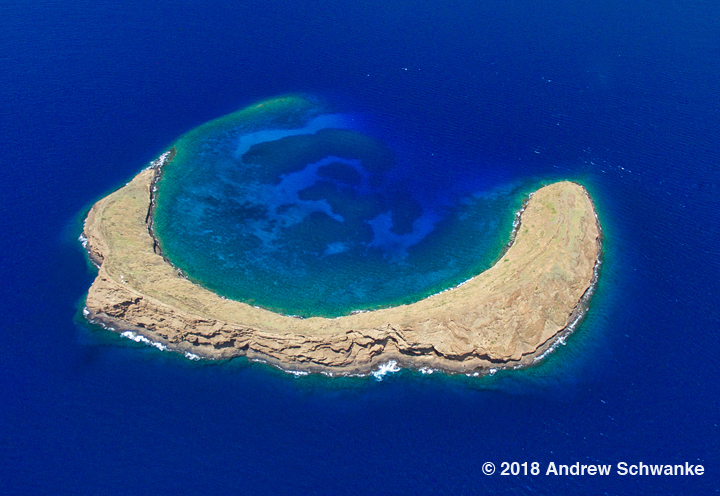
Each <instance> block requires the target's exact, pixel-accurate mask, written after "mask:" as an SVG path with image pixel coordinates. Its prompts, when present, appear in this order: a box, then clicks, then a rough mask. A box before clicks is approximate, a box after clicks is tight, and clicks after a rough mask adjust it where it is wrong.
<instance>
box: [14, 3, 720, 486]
mask: <svg viewBox="0 0 720 496" xmlns="http://www.w3.org/2000/svg"><path fill="white" fill-rule="evenodd" d="M0 14H2V15H0V48H1V50H0V150H1V151H0V160H1V164H2V175H1V176H0V191H1V196H0V197H1V198H2V199H3V201H2V203H1V205H2V215H0V223H1V228H2V232H3V233H4V236H2V240H0V249H1V251H2V253H3V258H2V263H0V291H1V292H2V295H1V298H0V316H1V317H0V318H1V319H2V320H0V323H1V324H2V327H1V329H2V332H3V338H4V345H5V346H4V350H3V353H2V360H0V373H2V395H1V397H2V401H0V453H1V455H0V456H1V458H0V491H1V492H2V493H3V494H88V495H90V494H93V495H95V494H127V493H131V492H134V493H140V494H178V493H180V492H185V493H188V494H217V493H219V492H221V491H225V492H231V493H239V494H245V493H250V492H253V493H260V494H277V495H283V494H373V493H382V494H674V495H675V494H676V495H684V494H714V493H716V492H718V490H720V477H719V476H718V474H719V471H720V456H718V453H719V452H720V427H718V424H719V423H720V405H719V401H718V400H719V399H720V387H719V381H718V380H717V377H718V372H719V367H718V365H717V358H716V357H717V355H718V351H720V339H719V338H718V330H720V311H718V301H719V300H720V299H719V296H720V294H719V293H720V291H719V288H720V286H719V284H718V276H719V275H720V248H718V246H720V222H719V220H720V219H719V218H718V217H719V216H718V206H719V203H720V202H718V199H717V198H718V194H720V170H719V167H720V85H719V84H718V77H717V67H718V66H719V64H720V36H718V33H720V5H718V4H717V3H715V2H710V1H694V2H689V1H683V0H679V1H678V0H676V1H669V0H662V1H660V2H657V1H656V2H648V1H639V2H632V3H627V2H619V1H616V0H609V1H605V2H575V3H568V2H560V1H554V0H552V1H543V2H540V1H537V0H524V1H514V0H511V1H503V2H499V1H491V2H467V1H453V2H442V3H440V2H390V3H388V2H374V1H370V2H344V1H337V2H301V1H297V0H289V1H285V2H277V1H268V2H263V3H260V4H244V5H238V4H234V3H227V2H215V3H212V4H208V3H207V2H188V3H184V4H177V3H170V2H164V1H162V0H161V1H156V2H139V1H130V2H124V3H122V4H121V3H109V2H102V1H101V2H79V1H68V2H64V3H58V2H46V1H43V2H40V1H34V2H15V3H12V4H11V3H8V2H4V3H3V4H2V5H1V6H0ZM296 92H302V93H308V94H313V95H318V96H319V97H322V98H326V99H328V100H329V101H333V102H337V104H338V106H340V107H342V108H347V109H355V110H356V111H358V112H362V113H363V115H366V116H369V117H368V118H369V119H370V122H368V123H367V125H368V126H370V127H371V128H372V129H373V130H376V132H378V133H380V134H381V135H382V136H383V138H384V139H385V140H386V142H387V143H388V146H389V147H390V148H392V149H393V150H399V151H400V152H401V154H402V156H404V157H407V160H408V162H412V163H415V164H426V165H425V166H424V167H425V169H424V174H425V175H426V176H427V177H428V180H427V184H428V185H431V186H432V189H433V191H441V190H442V188H443V187H444V188H446V189H447V190H448V191H453V190H454V189H453V188H455V187H456V185H458V184H462V183H463V182H466V181H467V182H472V183H473V184H472V185H471V186H472V188H473V189H482V188H483V187H485V185H487V184H499V183H502V184H508V183H514V182H516V181H527V182H528V183H532V182H542V181H545V180H551V179H555V178H567V179H573V180H576V181H580V182H582V183H583V184H585V185H586V186H587V187H588V189H589V191H590V193H591V195H592V196H593V199H594V200H595V202H596V205H597V208H598V212H599V215H600V220H601V222H602V225H603V228H604V232H605V254H604V264H603V268H602V273H601V277H600V284H599V287H598V290H597V293H596V294H595V296H594V298H593V300H592V302H591V309H590V312H589V314H588V316H587V318H586V320H585V321H584V322H583V324H582V325H581V326H580V328H579V329H578V330H577V331H576V332H575V333H574V334H573V335H571V336H570V337H569V338H568V339H567V344H566V346H561V347H559V349H558V350H557V351H556V352H555V353H553V354H552V355H551V356H550V357H549V358H548V359H547V360H546V361H545V362H543V363H542V364H541V365H540V366H538V367H535V368H533V369H530V370H527V371H513V372H507V373H498V374H496V375H495V376H493V377H489V378H484V379H473V378H465V377H445V376H441V375H438V374H433V375H430V376H421V375H417V374H414V373H411V372H407V371H402V372H400V373H396V374H388V375H386V376H385V377H384V378H383V379H382V380H377V379H376V378H375V377H368V378H359V379H340V380H329V379H326V378H315V377H301V378H294V377H292V376H288V375H286V374H283V373H282V372H279V371H276V370H273V369H270V368H267V367H265V366H263V365H259V364H248V363H247V362H243V361H242V360H238V361H234V362H231V363H225V364H198V363H194V362H188V361H186V360H184V359H182V358H180V357H177V356H175V355H172V354H168V353H162V352H159V351H157V350H155V349H154V348H149V347H145V346H140V345H135V344H134V343H131V342H129V341H128V340H124V339H121V338H119V337H116V336H114V335H109V334H108V333H106V332H104V331H100V330H94V329H90V328H88V327H86V326H85V325H82V323H81V322H80V320H79V319H78V309H79V308H80V307H81V306H82V300H83V298H84V295H85V292H86V291H87V288H88V287H89V285H90V284H91V282H92V280H93V277H94V272H93V270H92V269H91V267H89V265H88V263H87V261H86V259H85V257H84V255H83V253H82V250H81V249H80V247H79V244H78V243H77V236H78V235H79V232H80V225H81V222H82V217H83V215H84V213H85V212H86V211H87V209H88V208H89V207H90V205H91V204H92V203H93V202H94V201H95V200H97V199H99V198H101V197H102V196H104V195H105V194H107V193H109V192H110V191H112V190H114V189H115V188H117V187H119V186H121V185H122V184H124V183H125V182H126V181H127V180H129V179H130V178H131V177H132V176H133V175H134V174H135V173H136V172H137V171H139V170H140V169H141V168H142V167H144V166H145V165H146V164H147V163H148V162H149V161H150V160H153V159H154V158H156V157H157V155H159V154H160V153H161V152H162V151H164V149H165V147H167V146H168V145H169V144H170V143H172V142H173V141H174V140H175V139H176V138H177V137H178V136H180V135H181V134H183V133H185V132H187V131H189V130H190V129H192V128H195V127H196V126H198V125H200V124H202V123H203V122H206V121H208V120H210V119H213V118H216V117H219V116H221V115H224V114H227V113H229V112H232V111H235V110H237V109H239V108H243V107H245V106H246V105H249V104H252V103H254V102H257V101H259V100H263V99H266V98H270V97H274V96H277V95H282V94H286V93H296ZM508 215H512V212H508ZM487 461H491V462H494V463H495V464H496V465H497V466H498V468H499V467H500V464H501V463H502V462H503V461H507V462H512V461H517V462H524V461H527V462H533V461H537V462H540V463H541V466H542V467H543V469H544V468H545V467H546V466H547V464H548V463H549V462H551V461H554V462H555V463H558V464H560V463H563V464H573V463H575V462H580V463H602V464H613V465H614V464H617V463H618V462H623V461H625V462H628V463H638V462H644V463H662V464H675V463H684V462H689V463H691V464H695V463H701V464H703V465H704V466H705V474H704V475H703V476H699V477H649V476H648V477H632V476H619V475H611V476H607V477H599V476H596V477H589V476H585V477H576V476H562V477H560V476H558V477H553V476H545V475H540V476H505V477H503V476H501V475H499V474H497V473H496V474H495V475H492V476H486V475H483V473H482V471H481V466H482V464H483V463H484V462H487Z"/></svg>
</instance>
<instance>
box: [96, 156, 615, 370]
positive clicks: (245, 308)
mask: <svg viewBox="0 0 720 496" xmlns="http://www.w3.org/2000/svg"><path fill="white" fill-rule="evenodd" d="M171 158H172V152H171V151H170V152H167V153H165V154H164V155H163V156H162V157H161V158H160V159H158V160H157V161H155V162H154V163H153V164H152V166H151V167H150V168H148V169H145V170H144V171H142V172H141V173H140V174H138V175H137V176H136V177H135V178H134V179H133V180H132V181H130V182H129V183H128V184H127V185H125V186H124V187H123V188H121V189H119V190H118V191H116V192H114V193H112V194H110V195H109V196H107V197H105V198H103V199H102V200H100V201H98V202H97V203H96V204H95V205H94V206H93V207H92V209H91V210H90V212H89V214H88V216H87V219H86V221H85V225H84V234H83V236H84V237H85V239H86V242H87V244H86V248H87V250H88V254H89V256H90V258H91V260H92V261H93V262H94V263H95V264H96V265H98V267H99V269H98V275H97V278H96V279H95V281H94V282H93V284H92V286H91V288H90V290H89V292H88V295H87V300H86V304H85V309H84V315H85V317H86V318H87V320H88V321H90V322H93V323H97V324H102V325H103V326H105V327H107V328H111V329H113V330H116V331H125V330H129V331H133V332H135V333H137V334H139V335H142V336H144V337H146V338H147V339H149V340H151V341H155V342H159V343H162V344H163V345H165V346H167V347H168V348H170V349H173V350H176V351H180V352H185V353H191V354H193V355H194V356H199V357H202V358H208V359H226V358H231V357H236V356H247V357H248V358H249V359H251V360H261V361H265V362H267V363H270V364H273V365H276V366H278V367H280V368H282V369H284V370H289V371H303V372H322V373H326V374H331V375H334V374H339V375H347V374H363V373H368V372H370V371H372V370H374V369H376V368H378V367H379V366H380V365H382V364H384V363H387V362H389V361H391V360H394V361H395V362H397V364H398V365H400V366H402V367H407V368H414V369H420V368H432V369H437V370H443V371H446V372H450V373H476V372H478V373H486V372H488V371H490V370H492V369H498V368H507V367H515V366H518V365H528V364H531V363H533V361H534V360H535V358H536V357H538V356H539V355H540V354H542V353H544V352H545V351H546V350H547V349H548V347H550V346H551V345H552V344H553V342H555V340H556V339H558V338H559V337H560V336H562V335H563V333H564V332H565V331H566V330H567V329H568V326H571V325H572V324H573V323H574V322H576V321H577V320H578V318H579V317H580V316H581V315H582V314H583V313H584V311H585V309H586V305H587V300H588V298H589V296H590V294H591V292H592V288H593V287H594V283H595V281H596V278H597V269H598V265H599V257H600V253H601V230H600V226H599V224H598V221H597V216H596V214H595V210H594V207H593V204H592V201H591V200H590V198H589V196H588V194H587V192H586V191H585V189H584V188H583V187H582V186H580V185H578V184H576V183H572V182H567V181H563V182H558V183H554V184H550V185H548V186H545V187H542V188H540V189H539V190H537V191H536V192H535V193H533V194H532V195H531V197H530V198H529V199H528V200H527V202H526V204H525V207H524V209H523V211H522V213H521V216H520V224H519V226H518V227H517V228H516V231H515V232H514V239H513V241H512V244H511V245H510V247H509V248H508V249H507V251H506V252H505V253H504V255H503V256H502V257H501V258H500V259H499V260H498V261H497V263H495V265H493V266H492V267H491V268H489V269H488V270H486V271H485V272H482V273H481V274H479V275H477V276H476V277H473V278H472V279H470V280H468V281H466V282H465V283H463V284H461V285H459V286H457V287H455V288H452V289H449V290H446V291H443V292H441V293H438V294H436V295H433V296H430V297H428V298H425V299H423V300H421V301H418V302H416V303H412V304H407V305H400V306H396V307H392V308H386V309H381V310H375V311H368V312H362V313H356V314H352V315H347V316H343V317H336V318H322V317H312V318H306V319H300V318H295V317H292V316H285V315H280V314H277V313H273V312H271V311H268V310H265V309H262V308H258V307H254V306H251V305H248V304H246V303H242V302H239V301H232V300H228V299H225V298H223V297H221V296H218V295H217V294H215V293H213V292H211V291H209V290H207V289H205V288H203V287H201V286H199V285H197V284H194V283H193V282H191V281H190V280H188V279H186V278H185V277H184V276H183V275H182V274H181V273H179V271H178V270H177V269H176V268H174V267H173V266H172V265H171V264H170V263H168V262H167V261H166V260H165V259H164V258H163V256H162V255H161V254H160V253H158V250H157V244H156V242H155V239H154V238H153V235H152V231H151V221H152V206H153V188H154V182H155V180H156V179H157V175H158V174H159V173H160V171H161V168H162V165H163V162H164V161H165V160H169V159H171Z"/></svg>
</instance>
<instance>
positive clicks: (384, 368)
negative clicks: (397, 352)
mask: <svg viewBox="0 0 720 496" xmlns="http://www.w3.org/2000/svg"><path fill="white" fill-rule="evenodd" d="M396 372H400V367H398V364H397V362H396V361H395V360H390V361H389V362H387V363H384V364H382V365H380V368H378V369H377V370H376V371H375V372H373V373H372V375H374V376H375V379H377V380H378V381H382V380H383V377H385V376H386V375H387V374H389V373H393V374H394V373H396Z"/></svg>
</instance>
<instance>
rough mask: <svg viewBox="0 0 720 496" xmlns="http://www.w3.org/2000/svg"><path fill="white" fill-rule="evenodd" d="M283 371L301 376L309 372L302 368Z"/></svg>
mask: <svg viewBox="0 0 720 496" xmlns="http://www.w3.org/2000/svg"><path fill="white" fill-rule="evenodd" d="M285 372H287V373H288V374H292V375H294V376H295V377H302V376H305V375H308V374H309V372H305V371H303V370H286V371H285Z"/></svg>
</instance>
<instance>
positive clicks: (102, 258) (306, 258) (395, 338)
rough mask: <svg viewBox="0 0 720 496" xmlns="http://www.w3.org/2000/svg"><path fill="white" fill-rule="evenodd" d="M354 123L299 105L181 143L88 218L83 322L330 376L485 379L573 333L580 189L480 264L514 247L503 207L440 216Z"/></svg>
mask: <svg viewBox="0 0 720 496" xmlns="http://www.w3.org/2000/svg"><path fill="white" fill-rule="evenodd" d="M354 122H355V119H354V117H353V116H352V115H350V114H333V113H331V112H329V111H328V110H327V107H325V106H323V105H321V104H319V103H318V102H317V101H316V100H313V99H312V98H308V97H305V96H292V95H291V96H286V97H282V98H276V99H272V100H267V101H265V102H261V103H259V104H257V105H255V106H252V107H248V108H246V109H243V110H241V111H238V112H236V113H234V114H229V115H228V116H224V117H221V118H219V119H216V120H214V121H210V122H208V123H206V124H203V125H202V126H200V127H198V128H196V129H194V130H192V131H190V132H188V133H186V134H185V135H183V136H182V137H181V138H180V139H179V140H178V141H176V143H175V144H174V145H173V146H172V147H171V148H170V149H169V150H168V151H167V152H165V153H164V154H162V155H161V156H160V158H158V159H157V160H155V161H154V162H153V163H152V164H151V165H150V167H148V168H147V169H145V170H143V171H142V172H140V173H139V174H138V175H137V176H136V177H135V178H134V179H132V180H131V181H130V182H129V183H128V184H126V185H125V186H124V187H122V188H120V189H119V190H117V191H115V192H114V193H112V194H110V195H109V196H107V197H105V198H103V199H102V200H100V201H98V202H97V203H96V204H95V205H94V206H93V207H92V208H91V210H90V211H89V213H88V215H87V218H86V220H85V224H84V230H83V241H84V243H85V247H86V249H87V252H88V255H89V257H90V259H91V260H92V261H93V263H94V264H95V265H96V266H97V267H98V275H97V278H96V279H95V281H94V282H93V284H92V286H91V287H90V289H89V291H88V295H87V299H86V303H85V308H84V310H83V314H84V316H85V318H86V319H87V320H88V321H89V322H91V323H95V324H99V325H102V326H103V327H105V328H108V329H111V330H114V331H118V332H122V333H124V334H125V333H129V334H125V335H126V336H131V337H133V338H134V339H136V340H148V341H150V342H153V343H155V344H156V346H158V347H160V348H163V349H164V348H167V349H171V350H175V351H178V352H182V353H185V354H186V356H188V357H190V358H206V359H229V358H232V357H237V356H246V357H247V358H248V359H250V360H253V361H264V362H266V363H269V364H272V365H275V366H277V367H279V368H281V369H283V370H286V371H288V372H293V373H296V374H297V373H324V374H327V375H356V374H367V373H371V372H373V371H375V370H376V369H379V368H381V367H383V366H385V368H387V365H388V364H389V365H392V366H398V365H399V366H401V367H404V368H411V369H417V370H421V371H429V370H442V371H445V372H448V373H463V374H473V375H475V374H478V375H482V374H486V373H492V371H493V370H496V369H502V368H515V367H518V366H525V365H530V364H532V363H534V362H535V361H537V359H538V358H539V357H541V356H543V354H544V353H545V352H546V351H547V350H548V349H549V348H550V347H551V346H553V344H554V343H557V342H558V340H561V339H562V337H563V336H564V335H565V334H567V333H568V332H570V331H571V330H572V329H573V327H574V326H575V324H576V323H577V322H578V321H579V320H580V319H581V318H582V316H583V315H584V313H585V311H586V309H587V304H588V300H589V298H590V296H591V295H592V293H593V289H594V286H595V282H596V280H597V277H598V270H599V265H600V256H601V238H602V235H601V229H600V226H599V223H598V219H597V215H596V213H595V210H594V206H593V203H592V201H591V199H590V197H589V196H588V193H587V191H586V190H585V188H583V187H582V186H581V185H579V184H576V183H573V182H568V181H561V182H557V183H554V184H549V185H547V186H544V187H542V188H540V189H538V190H537V191H535V192H534V193H532V194H531V195H529V197H528V198H527V200H526V201H525V202H524V204H523V207H522V209H521V210H520V211H519V212H518V213H517V215H516V218H515V222H514V225H513V232H512V234H511V238H510V242H509V243H508V244H507V247H506V249H505V250H504V252H503V253H502V255H501V256H500V257H499V259H498V260H497V261H496V262H495V263H494V264H492V263H491V260H487V261H485V262H475V260H477V257H479V256H482V253H484V252H487V250H488V247H489V246H490V245H488V240H491V239H497V240H498V241H497V243H502V242H503V241H502V239H501V238H500V237H499V235H498V234H492V231H493V230H494V231H497V226H498V225H499V224H497V223H492V222H489V219H488V215H494V214H488V213H487V212H488V210H487V208H486V207H485V206H486V205H487V204H488V203H487V202H488V201H495V200H493V199H491V200H478V201H480V202H481V203H478V204H477V205H480V207H481V210H467V209H466V210H456V211H455V212H456V213H455V214H454V216H455V217H453V218H452V219H456V220H451V219H450V218H447V219H448V220H446V221H443V220H442V219H443V217H442V215H445V214H441V213H440V214H439V213H438V212H439V211H438V210H436V207H433V204H432V203H431V202H429V201H428V199H427V197H426V196H418V195H423V194H425V193H419V192H417V191H416V190H417V188H415V189H413V187H412V186H410V187H408V186H407V184H408V183H407V182H403V181H405V180H401V181H399V182H398V177H400V178H402V177H403V176H402V172H403V171H407V174H410V175H408V176H406V180H410V181H412V180H413V177H412V174H416V175H417V174H419V172H417V169H416V167H414V166H410V167H409V168H408V167H407V166H405V167H406V168H405V169H398V167H402V166H400V165H397V163H398V159H397V157H396V156H395V155H394V153H393V152H392V151H391V150H390V149H389V148H387V146H386V145H385V144H384V143H383V142H380V141H378V140H375V139H374V138H370V137H368V136H367V135H365V134H363V133H360V132H358V131H356V130H355V129H354V128H353V126H354V125H355V124H353V123H354ZM398 172H400V173H401V175H400V176H399V175H398ZM429 172H430V173H432V172H433V171H432V170H429ZM418 177H419V176H418ZM393 181H394V182H393ZM413 191H416V192H415V193H413ZM442 191H443V192H444V191H445V190H442ZM413 194H414V195H415V196H414V197H413ZM490 198H496V197H495V196H491V197H490ZM505 198H509V196H506V197H505ZM473 201H474V200H473ZM482 202H485V203H482ZM508 204H509V203H507V202H505V203H502V205H508ZM464 205H476V204H475V203H467V202H466V203H465V204H464ZM498 205H500V203H498ZM461 208H464V207H461ZM468 208H470V207H468ZM472 208H476V207H472ZM482 208H485V210H482ZM499 208H500V207H497V208H496V209H495V210H494V212H496V213H497V212H499V211H500V210H499ZM502 208H503V209H504V208H505V207H502ZM514 208H517V207H514ZM434 209H435V210H434ZM475 211H478V212H481V215H484V216H485V217H477V216H475V214H473V212H475ZM482 212H485V213H482ZM443 222H444V224H443ZM438 223H440V224H438ZM437 225H441V226H442V227H440V228H437V229H436V226H437ZM504 225H507V226H508V228H509V223H506V224H504ZM448 226H450V227H448ZM493 226H495V228H494V229H493ZM479 229H484V231H480V230H479ZM437 232H439V233H440V234H435V233H437ZM429 233H433V234H429ZM423 239H427V240H428V241H422V240H423ZM438 240H439V241H438ZM421 241H422V242H421ZM483 243H484V244H483ZM428 247H429V248H428ZM491 251H492V250H491ZM483 269H486V270H483ZM474 274H477V275H474ZM473 275H474V277H473ZM461 281H464V282H461ZM450 286H453V287H450ZM448 287H450V289H444V288H448ZM443 289H444V290H443ZM424 295H431V296H424ZM393 302H395V303H393ZM388 305H390V306H388ZM269 308H273V309H275V311H271V310H270V309H269ZM355 309H357V310H355ZM298 313H300V314H302V316H300V315H297V314H298ZM288 314H290V315H288Z"/></svg>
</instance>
